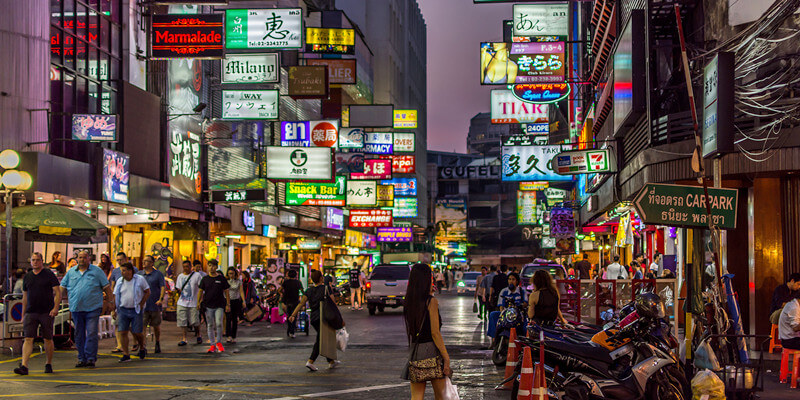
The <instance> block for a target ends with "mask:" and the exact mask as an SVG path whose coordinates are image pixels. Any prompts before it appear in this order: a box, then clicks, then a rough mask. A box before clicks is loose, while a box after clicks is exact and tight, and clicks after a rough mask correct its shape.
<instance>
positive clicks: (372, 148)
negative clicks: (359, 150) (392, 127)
mask: <svg viewBox="0 0 800 400" xmlns="http://www.w3.org/2000/svg"><path fill="white" fill-rule="evenodd" d="M393 144H394V141H393V138H392V132H370V133H367V134H365V136H364V153H370V154H392V153H393V152H394V151H393V149H392V145H393Z"/></svg>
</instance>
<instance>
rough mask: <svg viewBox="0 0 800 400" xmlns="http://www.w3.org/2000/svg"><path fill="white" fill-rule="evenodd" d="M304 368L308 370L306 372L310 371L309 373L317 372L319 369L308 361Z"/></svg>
mask: <svg viewBox="0 0 800 400" xmlns="http://www.w3.org/2000/svg"><path fill="white" fill-rule="evenodd" d="M306 368H308V370H309V371H311V372H317V371H319V369H318V368H317V367H316V366H315V365H314V364H312V363H311V362H309V361H306Z"/></svg>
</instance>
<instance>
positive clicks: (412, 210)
mask: <svg viewBox="0 0 800 400" xmlns="http://www.w3.org/2000/svg"><path fill="white" fill-rule="evenodd" d="M417 204H418V203H417V198H416V197H395V198H394V206H392V207H391V208H388V207H387V208H385V210H389V209H390V210H392V215H393V216H394V217H395V218H416V217H417Z"/></svg>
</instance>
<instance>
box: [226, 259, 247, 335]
mask: <svg viewBox="0 0 800 400" xmlns="http://www.w3.org/2000/svg"><path fill="white" fill-rule="evenodd" d="M228 285H230V287H229V288H228V295H229V297H230V298H231V308H230V311H228V312H226V313H225V337H226V338H227V340H226V341H227V342H228V343H236V331H237V330H238V329H239V316H240V315H242V301H243V299H244V287H243V285H242V280H241V279H239V270H237V269H236V268H228Z"/></svg>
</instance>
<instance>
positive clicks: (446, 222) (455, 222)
mask: <svg viewBox="0 0 800 400" xmlns="http://www.w3.org/2000/svg"><path fill="white" fill-rule="evenodd" d="M435 213H436V218H435V221H436V225H435V229H436V242H437V243H444V242H450V241H454V242H456V241H462V240H466V239H467V201H466V199H464V198H463V197H454V198H447V199H436V210H435ZM437 247H438V246H437Z"/></svg>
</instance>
